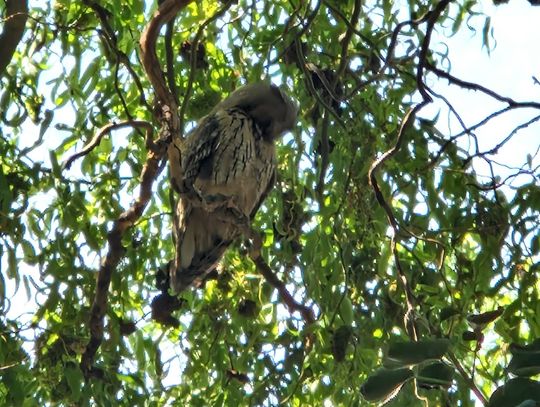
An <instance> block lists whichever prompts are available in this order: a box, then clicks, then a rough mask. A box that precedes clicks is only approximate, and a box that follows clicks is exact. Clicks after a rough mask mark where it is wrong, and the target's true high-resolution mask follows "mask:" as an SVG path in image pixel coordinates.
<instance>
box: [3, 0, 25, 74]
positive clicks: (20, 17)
mask: <svg viewBox="0 0 540 407" xmlns="http://www.w3.org/2000/svg"><path fill="white" fill-rule="evenodd" d="M27 19H28V1H27V0H6V16H5V19H4V30H3V31H2V34H0V44H2V52H0V76H2V75H3V73H4V70H5V69H6V67H7V66H8V65H9V63H10V62H11V58H13V54H14V53H15V50H16V49H17V45H19V42H20V41H21V39H22V37H23V34H24V26H25V25H26V20H27Z"/></svg>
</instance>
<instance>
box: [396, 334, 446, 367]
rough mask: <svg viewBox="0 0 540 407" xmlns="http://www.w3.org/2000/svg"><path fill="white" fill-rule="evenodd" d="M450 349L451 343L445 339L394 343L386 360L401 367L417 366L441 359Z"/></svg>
mask: <svg viewBox="0 0 540 407" xmlns="http://www.w3.org/2000/svg"><path fill="white" fill-rule="evenodd" d="M449 348H450V341H449V340H448V339H445V338H440V339H426V340H422V341H418V342H394V343H392V344H390V346H389V348H388V352H387V354H386V358H387V359H388V360H389V361H391V362H393V363H397V364H400V365H415V364H418V363H422V362H425V361H426V360H433V359H440V358H442V357H443V356H444V354H445V353H446V352H447V351H448V349H449Z"/></svg>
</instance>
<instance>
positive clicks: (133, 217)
mask: <svg viewBox="0 0 540 407" xmlns="http://www.w3.org/2000/svg"><path fill="white" fill-rule="evenodd" d="M146 138H147V139H151V130H150V129H148V128H147V133H146ZM151 147H152V148H151V149H150V150H149V151H148V154H147V157H146V163H145V165H144V167H143V170H142V173H141V186H140V192H139V196H138V197H137V199H136V200H135V203H134V204H133V205H132V206H131V207H130V208H129V209H128V210H127V211H125V212H124V213H122V214H121V215H120V216H119V217H118V219H116V220H115V221H114V223H113V226H112V229H111V230H110V232H109V233H108V235H107V241H108V244H109V250H108V252H107V255H106V257H105V259H104V261H103V262H102V263H101V266H100V268H99V272H98V276H97V283H96V294H95V297H94V302H93V303H92V307H91V309H90V321H89V326H90V340H89V342H88V344H87V346H86V350H85V352H84V354H83V356H82V359H81V370H82V371H83V372H84V374H85V377H86V378H87V379H88V378H89V377H90V376H91V375H92V373H93V372H94V368H93V367H92V365H93V363H94V358H95V355H96V352H97V350H98V348H99V346H100V345H101V342H102V340H103V326H104V323H103V318H104V317H105V313H106V312H107V302H108V292H109V286H110V283H111V277H112V273H113V272H114V270H115V269H116V266H117V265H118V263H119V262H120V260H121V259H122V256H123V255H124V251H125V249H124V247H123V246H122V236H123V235H124V233H125V232H126V230H128V229H129V228H130V227H131V226H133V224H134V223H135V222H136V221H137V220H138V219H139V218H140V217H141V215H142V213H143V211H144V208H146V205H147V204H148V202H149V201H150V199H151V198H152V184H153V182H154V180H155V179H156V178H157V176H158V175H159V173H160V171H161V168H162V167H161V166H160V165H159V164H160V162H161V161H162V159H163V157H164V156H165V152H166V150H167V144H166V143H165V142H163V141H158V142H157V143H156V144H153V143H152V144H151Z"/></svg>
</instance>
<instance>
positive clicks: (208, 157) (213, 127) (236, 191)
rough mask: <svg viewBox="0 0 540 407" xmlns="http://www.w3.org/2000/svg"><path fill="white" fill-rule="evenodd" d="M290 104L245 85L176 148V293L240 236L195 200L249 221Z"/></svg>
mask: <svg viewBox="0 0 540 407" xmlns="http://www.w3.org/2000/svg"><path fill="white" fill-rule="evenodd" d="M295 120H296V106H294V104H293V103H292V101H291V100H290V99H289V98H288V97H287V96H286V95H284V94H283V93H282V92H281V91H280V90H279V89H278V88H277V87H275V86H273V85H267V84H262V83H261V84H255V85H248V86H245V87H244V88H241V89H239V90H238V91H236V92H234V93H232V94H231V95H230V96H229V97H228V98H227V99H225V100H224V101H222V102H220V103H219V104H218V105H217V106H216V107H215V108H214V109H213V110H212V111H211V112H210V114H209V115H208V116H206V117H205V118H203V119H202V120H201V122H200V123H199V125H198V126H197V128H196V129H195V130H194V131H193V132H192V133H191V134H190V135H189V136H188V138H187V139H186V141H185V142H184V144H183V145H182V146H181V155H182V161H181V169H182V174H181V178H182V179H181V182H179V181H180V180H179V179H175V180H174V181H173V182H174V183H175V184H176V189H177V190H179V192H180V197H179V200H178V205H177V208H176V216H175V222H174V232H175V237H176V257H175V261H174V262H173V265H172V267H171V269H170V277H171V287H172V288H173V290H174V291H176V292H180V291H182V290H183V289H185V288H186V287H188V286H190V285H194V284H197V282H199V281H201V280H202V279H204V277H205V276H206V275H207V274H208V273H209V272H210V271H212V270H213V269H214V268H215V266H216V265H217V263H218V262H219V260H220V259H221V257H222V256H223V254H224V252H225V250H226V249H227V247H228V246H229V245H230V244H231V243H232V242H233V241H234V240H235V239H236V238H237V237H238V236H239V235H240V230H239V228H238V224H235V223H234V222H230V221H229V220H226V219H224V218H223V217H219V216H218V215H217V214H218V211H217V210H212V209H209V208H208V207H206V206H202V205H201V204H200V202H198V201H197V200H196V199H193V195H192V196H191V197H189V196H188V194H187V192H188V191H195V193H196V194H197V195H198V196H199V197H200V198H201V200H202V201H206V200H210V201H212V202H217V203H218V206H219V205H221V204H220V202H221V203H222V204H223V205H224V207H231V206H232V207H233V208H234V209H235V210H236V211H238V212H239V213H240V214H241V215H242V216H243V217H244V218H245V219H247V220H251V219H252V218H253V216H254V215H255V213H256V211H257V210H258V208H259V206H260V205H261V204H262V202H263V200H264V198H265V197H266V195H267V194H268V192H269V190H270V189H271V187H272V185H273V180H274V177H275V168H276V164H275V161H276V158H275V146H274V140H275V139H276V138H277V137H279V136H280V135H281V134H282V133H284V132H285V131H287V130H289V129H291V128H292V126H293V125H294V122H295Z"/></svg>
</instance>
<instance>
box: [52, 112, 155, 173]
mask: <svg viewBox="0 0 540 407" xmlns="http://www.w3.org/2000/svg"><path fill="white" fill-rule="evenodd" d="M125 127H137V128H139V127H142V128H144V129H145V130H146V132H147V133H146V134H147V135H148V134H149V133H150V134H151V133H152V130H153V127H152V125H151V124H150V123H149V122H147V121H144V120H126V121H123V122H120V123H109V124H107V125H105V126H103V127H102V128H101V129H99V130H98V132H97V133H96V135H95V136H94V138H93V139H92V140H90V142H89V143H88V144H87V145H86V146H84V148H83V149H82V150H81V151H79V152H78V153H75V154H73V155H71V156H70V157H69V158H68V159H67V160H66V161H64V164H63V165H62V167H63V168H64V169H69V168H70V167H71V165H72V164H73V162H74V161H75V160H77V159H79V158H81V157H84V156H85V155H87V154H89V153H90V152H91V151H92V150H93V149H94V148H96V147H97V146H99V144H100V143H101V140H102V139H103V137H104V136H105V135H106V134H108V133H110V132H111V131H113V130H119V129H123V128H125ZM146 142H147V143H148V136H147V140H146Z"/></svg>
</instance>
